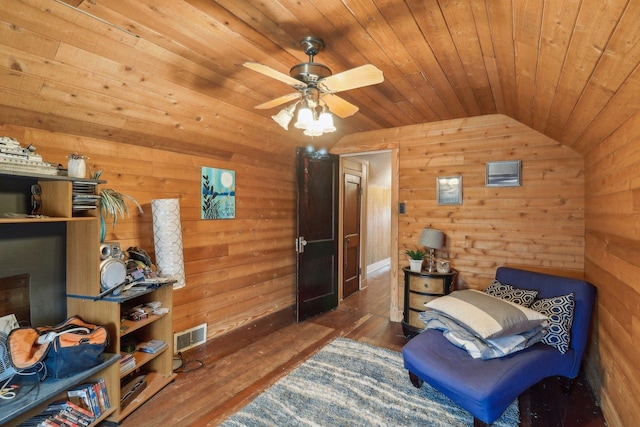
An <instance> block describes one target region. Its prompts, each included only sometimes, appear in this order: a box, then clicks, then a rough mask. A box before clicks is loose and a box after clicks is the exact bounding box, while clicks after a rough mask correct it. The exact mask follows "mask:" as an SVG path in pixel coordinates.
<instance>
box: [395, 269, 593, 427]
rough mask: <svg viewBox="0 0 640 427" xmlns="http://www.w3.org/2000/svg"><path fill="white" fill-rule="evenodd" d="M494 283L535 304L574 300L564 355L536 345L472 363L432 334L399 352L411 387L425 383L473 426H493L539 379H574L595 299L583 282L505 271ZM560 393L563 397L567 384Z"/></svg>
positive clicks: (438, 334)
mask: <svg viewBox="0 0 640 427" xmlns="http://www.w3.org/2000/svg"><path fill="white" fill-rule="evenodd" d="M496 280H498V281H500V282H501V283H503V284H509V285H512V286H514V287H516V288H520V289H530V290H537V291H538V295H537V297H536V298H550V297H556V296H561V295H566V294H569V293H573V294H574V297H575V309H574V317H573V323H572V326H571V333H570V342H569V349H568V350H567V351H566V352H565V353H564V354H562V353H561V352H560V351H558V350H557V349H556V348H554V347H552V346H549V345H547V344H544V343H542V342H538V343H536V344H534V345H532V346H531V347H528V348H526V349H524V350H521V351H518V352H516V353H512V354H509V355H507V356H504V357H500V358H495V359H489V360H483V359H475V358H472V357H471V356H470V355H469V354H468V353H467V351H465V350H464V349H461V348H459V347H457V346H455V345H453V344H451V343H450V342H449V341H448V340H447V339H446V338H445V337H444V336H443V333H442V331H440V330H436V329H428V330H425V331H424V332H422V333H420V334H418V335H417V336H416V337H414V338H413V339H412V340H411V341H409V342H408V343H407V344H406V345H405V347H404V348H403V350H402V355H403V358H404V366H405V368H406V369H407V370H408V371H409V376H410V379H411V382H412V383H413V385H414V386H416V387H420V386H421V385H422V382H423V381H426V382H427V383H428V384H430V385H431V386H432V387H434V388H435V389H437V390H439V391H440V392H442V393H443V394H445V395H446V396H448V397H449V398H451V399H452V400H453V401H454V402H455V403H457V404H458V405H459V406H460V407H462V408H464V409H466V410H467V411H469V412H470V413H471V414H472V415H473V416H474V422H475V423H476V424H477V425H478V424H479V425H481V424H482V423H486V424H491V423H492V422H494V421H495V420H496V419H498V418H499V417H500V415H501V414H502V413H503V412H504V411H505V409H506V408H507V407H508V406H509V405H510V404H511V403H512V402H513V401H514V400H515V399H516V398H517V397H518V396H519V395H520V394H521V393H523V392H524V391H525V390H527V389H528V388H529V387H531V386H532V385H534V384H536V383H538V382H539V381H541V380H542V379H544V378H547V377H552V376H560V377H565V378H567V379H569V380H572V379H574V378H576V376H577V375H578V372H579V370H580V364H581V361H582V355H583V353H584V350H585V347H586V344H587V338H588V336H589V324H590V320H591V312H592V310H593V305H594V300H595V293H596V289H595V287H594V286H593V285H591V284H590V283H588V282H586V281H584V280H578V279H571V278H566V277H560V276H554V275H550V274H543V273H537V272H531V271H525V270H520V269H515V268H510V267H500V268H498V270H497V271H496ZM569 383H570V381H569ZM565 387H566V391H567V392H568V391H569V390H568V386H567V385H566V384H565Z"/></svg>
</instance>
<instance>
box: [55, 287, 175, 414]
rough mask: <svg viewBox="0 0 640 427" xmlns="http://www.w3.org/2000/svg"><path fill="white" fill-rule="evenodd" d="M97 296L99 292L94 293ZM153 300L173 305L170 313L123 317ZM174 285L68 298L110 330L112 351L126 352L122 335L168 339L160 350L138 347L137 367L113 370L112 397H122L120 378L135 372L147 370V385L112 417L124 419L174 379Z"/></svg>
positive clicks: (76, 310)
mask: <svg viewBox="0 0 640 427" xmlns="http://www.w3.org/2000/svg"><path fill="white" fill-rule="evenodd" d="M94 297H95V295H94ZM151 301H160V302H161V303H162V307H166V308H169V313H167V314H164V315H150V316H149V318H147V319H144V320H140V321H133V320H122V313H123V310H125V308H127V307H133V306H136V305H140V304H145V303H148V302H151ZM172 306H173V286H172V284H167V285H164V286H161V287H159V288H156V289H149V290H146V291H143V292H135V293H127V292H123V293H122V294H121V295H120V296H119V297H109V298H105V299H103V300H99V301H94V300H92V299H90V298H89V297H70V298H69V299H68V300H67V309H68V310H70V311H72V312H74V313H76V314H78V315H79V316H80V317H82V318H83V319H85V320H86V321H88V322H92V323H97V322H98V321H99V322H100V324H101V325H104V326H105V327H106V328H107V330H108V331H109V336H110V337H111V339H110V344H109V347H108V351H109V352H112V353H117V354H120V353H121V352H122V345H121V344H122V339H123V338H124V337H135V341H136V342H137V344H140V343H142V342H144V341H149V340H151V339H161V340H163V341H165V342H166V343H167V347H166V348H165V349H164V350H162V351H161V352H159V353H155V354H149V353H144V352H142V351H139V350H137V349H136V351H135V352H134V358H135V360H136V367H135V368H132V369H129V370H128V371H126V372H124V373H122V374H121V373H120V370H119V367H118V370H117V372H110V375H111V378H110V381H107V383H108V387H109V396H114V397H113V400H112V401H116V402H119V401H120V398H121V396H120V385H121V384H120V380H121V379H122V378H124V377H125V376H127V375H128V374H130V373H132V372H140V373H141V374H146V377H145V380H146V381H147V387H146V388H145V389H144V390H143V391H142V392H141V393H140V394H139V395H138V396H137V397H136V398H135V399H134V400H132V401H131V402H130V403H129V404H128V405H127V406H126V407H125V408H120V407H118V408H117V409H116V411H114V413H113V414H111V416H110V417H109V420H110V421H115V422H120V421H122V420H123V419H124V418H125V417H126V416H127V415H129V414H130V413H131V412H133V411H134V410H135V409H137V408H138V407H139V406H140V405H142V404H143V403H144V402H146V401H147V400H148V399H149V398H151V397H152V396H153V395H154V394H155V393H157V392H158V391H160V390H161V389H162V388H163V387H164V386H166V385H167V384H169V383H170V382H172V381H173V380H174V379H175V377H176V374H175V373H174V372H173V325H172V316H171V315H172V313H171V310H172Z"/></svg>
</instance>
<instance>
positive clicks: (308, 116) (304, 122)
mask: <svg viewBox="0 0 640 427" xmlns="http://www.w3.org/2000/svg"><path fill="white" fill-rule="evenodd" d="M312 123H313V112H312V111H311V108H309V107H308V106H307V104H306V103H303V104H302V106H301V107H300V109H299V110H298V121H296V123H295V124H294V126H295V127H297V128H298V129H307V128H308V127H309V126H311V124H312Z"/></svg>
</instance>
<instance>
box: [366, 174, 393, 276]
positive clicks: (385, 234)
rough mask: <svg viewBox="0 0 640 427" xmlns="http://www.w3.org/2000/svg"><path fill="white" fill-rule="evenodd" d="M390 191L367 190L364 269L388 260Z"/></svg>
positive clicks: (379, 189) (373, 186)
mask: <svg viewBox="0 0 640 427" xmlns="http://www.w3.org/2000/svg"><path fill="white" fill-rule="evenodd" d="M390 204H391V189H389V188H385V187H380V186H376V185H369V187H368V188H367V251H366V254H365V257H366V260H365V265H364V266H363V267H366V266H368V265H371V264H375V263H376V262H379V261H382V260H385V259H388V258H389V256H390V254H389V250H390V249H389V248H390V246H391V243H390V242H391V235H390V234H391V227H390V224H391V209H390V206H389V205H390Z"/></svg>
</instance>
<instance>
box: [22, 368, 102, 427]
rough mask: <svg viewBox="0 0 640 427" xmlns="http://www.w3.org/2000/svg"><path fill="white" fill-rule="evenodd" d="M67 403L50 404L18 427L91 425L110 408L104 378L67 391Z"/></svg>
mask: <svg viewBox="0 0 640 427" xmlns="http://www.w3.org/2000/svg"><path fill="white" fill-rule="evenodd" d="M67 399H68V400H67V401H64V402H54V403H51V404H50V405H49V406H48V407H47V409H45V410H44V411H43V412H41V413H40V414H39V415H36V416H35V417H32V418H30V419H28V420H26V421H24V422H23V423H22V424H20V427H36V426H37V427H51V426H55V427H61V426H62V427H83V426H89V425H91V424H92V423H93V422H94V421H95V420H97V419H98V418H99V417H100V415H102V414H103V413H104V412H105V411H107V410H108V409H109V408H110V407H111V402H110V401H109V393H107V385H106V383H105V381H104V378H99V379H97V380H95V381H93V382H89V383H85V384H80V385H77V386H75V387H73V388H71V389H69V390H67Z"/></svg>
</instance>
